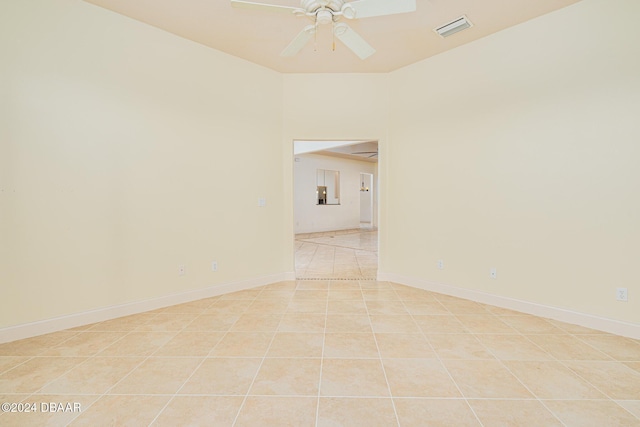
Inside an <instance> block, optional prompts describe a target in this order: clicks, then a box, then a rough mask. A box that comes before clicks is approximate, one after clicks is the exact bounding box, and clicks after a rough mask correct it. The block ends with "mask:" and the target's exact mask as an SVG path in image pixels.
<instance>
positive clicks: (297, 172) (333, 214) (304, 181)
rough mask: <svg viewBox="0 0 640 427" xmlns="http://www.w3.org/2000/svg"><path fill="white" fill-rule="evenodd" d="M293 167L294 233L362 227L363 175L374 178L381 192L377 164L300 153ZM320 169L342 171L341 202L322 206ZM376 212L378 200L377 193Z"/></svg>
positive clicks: (373, 201) (373, 199) (371, 194)
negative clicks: (319, 201) (318, 187)
mask: <svg viewBox="0 0 640 427" xmlns="http://www.w3.org/2000/svg"><path fill="white" fill-rule="evenodd" d="M295 157H296V161H295V162H294V164H293V175H294V177H293V181H294V183H293V184H294V186H293V187H294V195H293V200H294V206H293V211H294V217H295V218H294V232H295V233H296V234H297V233H315V232H320V231H333V230H348V229H353V228H359V227H360V209H361V208H360V199H361V197H362V194H363V193H362V192H361V191H360V186H361V182H360V174H361V173H368V174H371V175H373V179H374V183H375V186H374V188H373V191H374V192H375V190H377V175H378V167H377V164H376V163H371V162H365V161H361V160H353V159H345V158H340V157H333V156H324V155H320V154H297V155H296V156H295ZM318 170H329V171H338V172H340V203H339V204H338V205H318V194H317V192H316V188H317V186H318ZM369 195H370V196H371V197H370V198H369V199H367V200H371V201H372V204H374V206H375V207H374V209H375V208H376V207H377V200H375V198H373V193H369Z"/></svg>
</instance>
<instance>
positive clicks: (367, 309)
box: [360, 285, 417, 427]
mask: <svg viewBox="0 0 640 427" xmlns="http://www.w3.org/2000/svg"><path fill="white" fill-rule="evenodd" d="M360 293H361V294H362V299H363V301H364V308H365V310H366V312H367V317H368V318H369V326H370V327H371V333H372V334H373V341H374V342H375V343H376V350H378V361H379V362H380V367H381V368H382V373H383V374H384V381H385V382H386V383H387V390H389V398H390V399H391V406H392V407H393V414H394V415H395V417H396V423H397V424H398V427H400V417H398V410H397V409H396V402H395V400H394V398H393V391H392V390H391V384H389V378H388V377H387V370H386V369H385V367H384V362H383V360H382V353H380V346H379V345H378V338H377V337H376V331H375V330H374V328H373V322H372V321H371V314H370V313H369V307H368V306H367V301H366V300H365V299H364V292H363V290H362V285H361V286H360ZM394 293H395V290H394ZM396 295H397V294H396ZM414 322H415V320H414ZM416 326H417V324H416Z"/></svg>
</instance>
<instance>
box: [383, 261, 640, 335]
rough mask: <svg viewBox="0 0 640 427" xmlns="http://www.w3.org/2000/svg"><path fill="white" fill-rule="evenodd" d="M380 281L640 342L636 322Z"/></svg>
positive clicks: (414, 282) (398, 278) (394, 278)
mask: <svg viewBox="0 0 640 427" xmlns="http://www.w3.org/2000/svg"><path fill="white" fill-rule="evenodd" d="M377 278H378V280H380V281H385V282H394V283H398V284H401V285H406V286H411V287H414V288H418V289H424V290H427V291H432V292H437V293H440V294H445V295H451V296H454V297H459V298H464V299H468V300H471V301H476V302H479V303H483V304H489V305H493V306H496V307H502V308H506V309H509V310H515V311H519V312H521V313H527V314H533V315H535V316H540V317H545V318H547V319H553V320H559V321H561V322H566V323H571V324H574V325H580V326H584V327H586V328H591V329H596V330H599V331H604V332H609V333H612V334H616V335H621V336H625V337H629V338H634V339H640V325H638V324H634V323H627V322H621V321H619V320H614V319H608V318H606V317H599V316H594V315H591V314H586V313H580V312H577V311H571V310H567V309H563V308H558V307H552V306H548V305H543V304H537V303H534V302H529V301H523V300H518V299H514V298H509V297H504V296H500V295H493V294H489V293H486V292H482V291H476V290H473V289H465V288H459V287H456V286H451V285H445V284H442V283H437V282H432V281H428V280H422V279H416V278H412V277H405V276H402V275H399V274H394V273H380V272H379V273H378V277H377Z"/></svg>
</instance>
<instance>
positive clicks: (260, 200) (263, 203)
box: [258, 197, 267, 208]
mask: <svg viewBox="0 0 640 427" xmlns="http://www.w3.org/2000/svg"><path fill="white" fill-rule="evenodd" d="M265 206H267V199H265V198H264V197H260V198H258V207H259V208H264V207H265Z"/></svg>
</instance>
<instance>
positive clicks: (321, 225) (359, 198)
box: [293, 140, 379, 280]
mask: <svg viewBox="0 0 640 427" xmlns="http://www.w3.org/2000/svg"><path fill="white" fill-rule="evenodd" d="M377 177H378V142H377V141H368V140H364V141H353V140H351V141H308V140H307V141H303V140H295V141H294V163H293V207H294V234H295V241H294V252H295V274H296V279H303V280H304V279H306V280H327V279H331V280H375V279H376V276H377V272H378V230H377V221H378V188H379V185H378V182H377V179H378V178H377Z"/></svg>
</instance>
